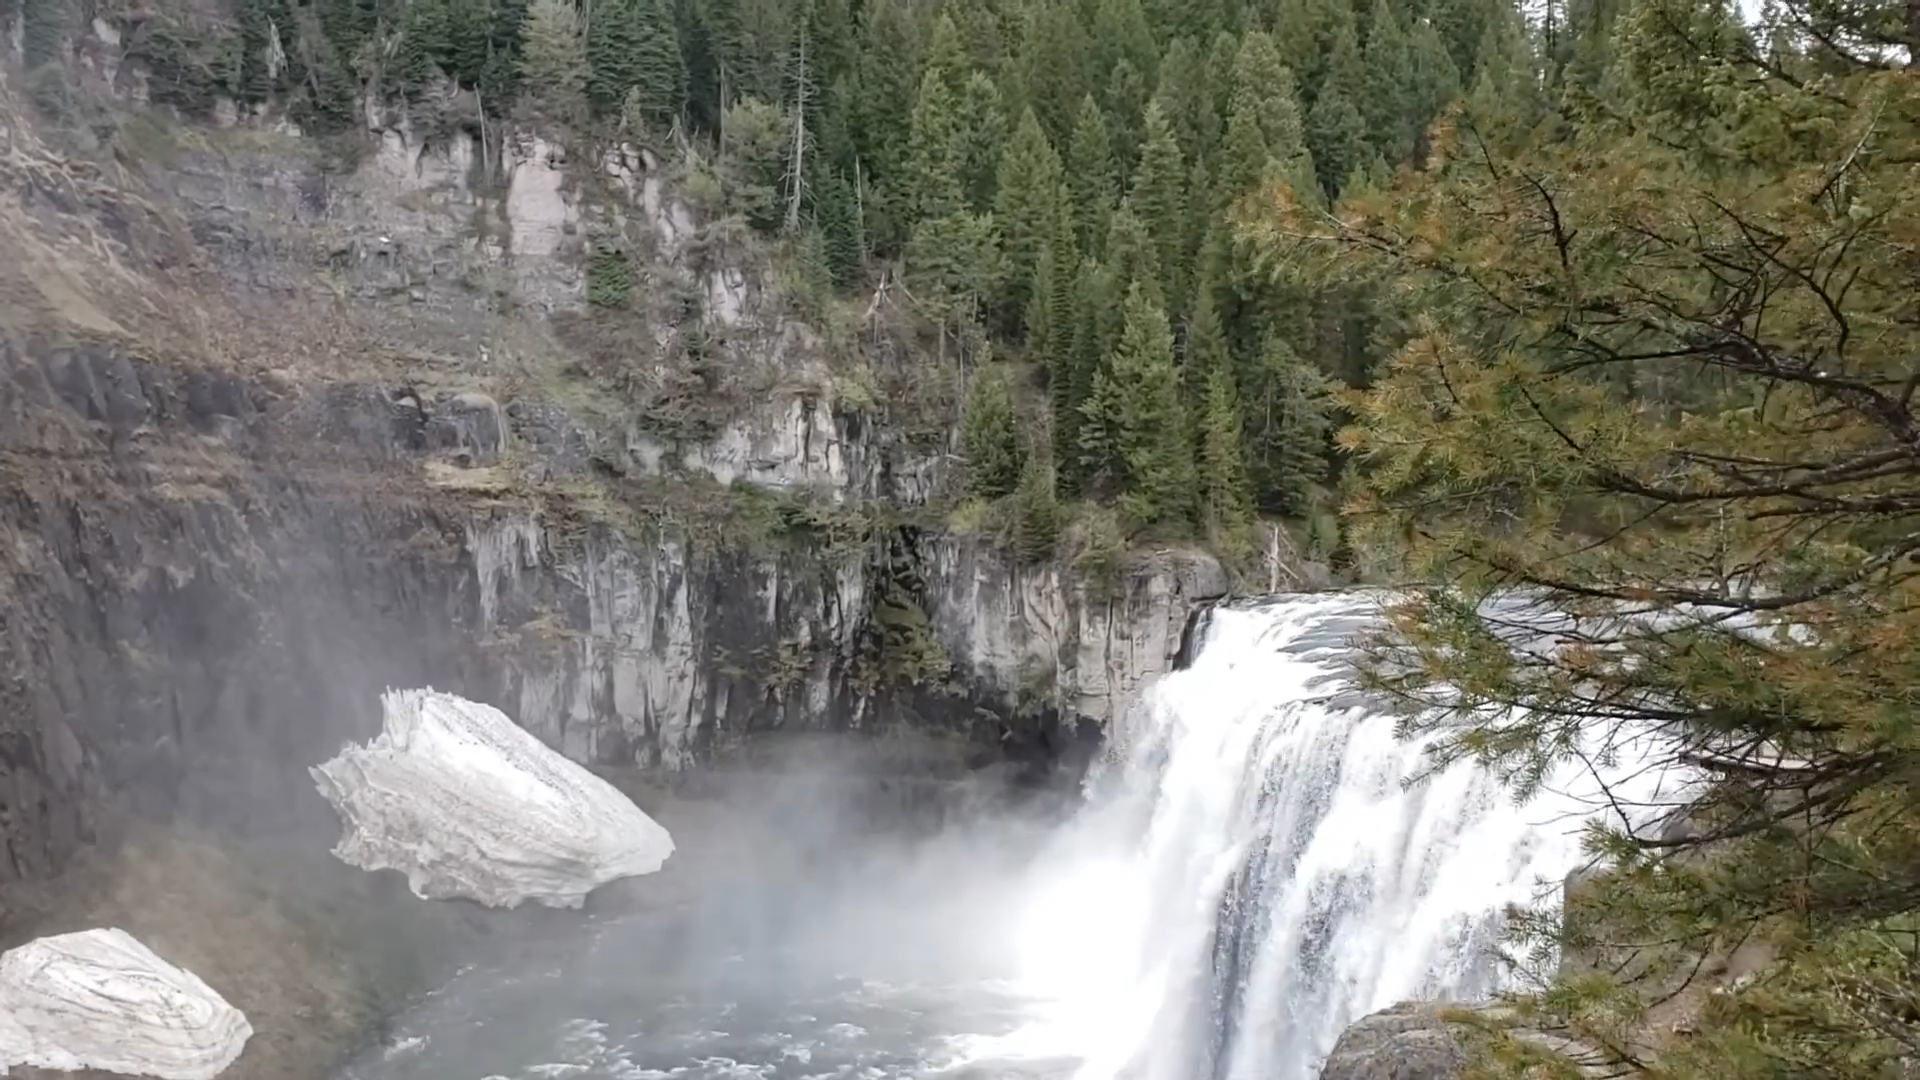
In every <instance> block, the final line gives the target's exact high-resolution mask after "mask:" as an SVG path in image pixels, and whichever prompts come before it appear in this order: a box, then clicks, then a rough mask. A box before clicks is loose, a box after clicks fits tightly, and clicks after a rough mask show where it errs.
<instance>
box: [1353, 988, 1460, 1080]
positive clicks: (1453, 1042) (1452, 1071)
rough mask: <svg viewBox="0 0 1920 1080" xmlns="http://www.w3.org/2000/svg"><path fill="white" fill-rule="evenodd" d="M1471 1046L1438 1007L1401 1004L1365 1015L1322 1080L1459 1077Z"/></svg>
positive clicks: (1437, 1079) (1391, 1079)
mask: <svg viewBox="0 0 1920 1080" xmlns="http://www.w3.org/2000/svg"><path fill="white" fill-rule="evenodd" d="M1466 1065H1467V1049H1466V1046H1465V1044H1464V1043H1462V1042H1461V1040H1460V1037H1459V1035H1458V1033H1457V1030H1456V1028H1455V1026H1454V1025H1453V1024H1451V1023H1449V1022H1448V1021H1447V1020H1446V1019H1444V1018H1443V1017H1442V1016H1441V1015H1440V1011H1439V1009H1438V1007H1436V1006H1434V1005H1430V1004H1427V1003H1424V1002H1411V1001H1410V1002H1402V1003H1400V1004H1398V1005H1395V1006H1393V1007H1391V1008H1387V1009H1382V1010H1381V1011H1379V1012H1377V1013H1371V1014H1369V1015H1367V1016H1363V1017H1361V1018H1360V1019H1358V1020H1356V1021H1354V1022H1353V1024H1351V1025H1350V1026H1349V1027H1348V1028H1347V1030H1345V1031H1343V1032H1341V1033H1340V1041H1339V1042H1336V1043H1334V1045H1333V1052H1332V1053H1331V1054H1328V1055H1327V1060H1326V1064H1324V1065H1322V1066H1321V1067H1320V1080H1454V1078H1455V1077H1458V1076H1459V1075H1460V1073H1461V1071H1462V1070H1463V1069H1464V1068H1465V1067H1466Z"/></svg>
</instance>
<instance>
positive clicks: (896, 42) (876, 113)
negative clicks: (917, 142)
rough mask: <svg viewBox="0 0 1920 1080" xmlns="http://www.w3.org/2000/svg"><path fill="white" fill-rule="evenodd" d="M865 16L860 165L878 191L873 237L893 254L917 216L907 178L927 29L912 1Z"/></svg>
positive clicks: (871, 214)
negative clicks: (916, 12) (916, 15)
mask: <svg viewBox="0 0 1920 1080" xmlns="http://www.w3.org/2000/svg"><path fill="white" fill-rule="evenodd" d="M862 15H863V22H862V25H861V48H860V60H859V65H860V66H859V76H858V78H857V79H856V80H854V82H853V89H854V100H855V107H854V109H853V116H854V119H853V123H852V125H851V127H852V129H853V131H854V135H855V140H854V141H855V147H854V152H855V160H857V161H859V162H861V163H862V164H863V165H864V168H865V170H866V175H865V177H864V179H865V181H866V182H867V183H868V184H869V185H870V190H871V191H872V192H873V195H872V196H871V197H870V198H868V199H866V200H865V206H866V213H867V221H866V231H867V235H868V238H869V240H870V241H871V243H872V244H873V246H874V248H875V250H877V251H879V252H881V253H894V252H898V251H899V250H900V246H901V245H902V244H903V243H905V242H906V239H907V233H908V231H909V230H910V229H911V228H912V226H913V220H914V213H915V201H914V200H915V197H916V196H915V192H914V191H913V189H912V186H911V183H910V181H909V180H908V178H907V176H906V173H907V171H908V170H907V163H908V161H909V160H910V158H911V150H910V146H909V144H910V141H911V138H910V133H911V129H912V117H913V110H914V106H915V104H916V103H917V101H918V98H919V86H920V59H921V54H922V47H923V39H922V28H921V26H920V25H919V24H918V22H917V20H916V17H915V14H914V8H913V6H912V5H911V3H910V2H909V0H872V2H870V3H867V4H865V5H864V6H863V9H862ZM851 164H852V163H851V162H850V163H849V165H851Z"/></svg>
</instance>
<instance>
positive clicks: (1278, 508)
mask: <svg viewBox="0 0 1920 1080" xmlns="http://www.w3.org/2000/svg"><path fill="white" fill-rule="evenodd" d="M1256 372H1257V375H1256V382H1255V387H1256V388H1257V389H1256V394H1255V396H1254V397H1253V398H1252V399H1251V400H1249V401H1248V402H1247V403H1246V404H1247V411H1248V418H1249V420H1250V423H1249V424H1248V425H1247V432H1248V438H1249V442H1250V444H1251V447H1252V451H1253V453H1252V458H1253V460H1252V471H1253V474H1254V481H1255V485H1256V488H1257V492H1258V496H1259V501H1260V505H1261V506H1262V507H1263V508H1265V509H1267V510H1270V511H1272V512H1273V513H1276V514H1282V515H1289V516H1299V515H1301V514H1303V513H1305V512H1306V510H1307V508H1308V507H1309V506H1311V505H1312V501H1313V491H1314V488H1315V486H1316V485H1318V484H1319V483H1320V482H1321V480H1322V479H1324V477H1325V475H1326V437H1327V427H1328V424H1327V412H1326V403H1327V386H1326V380H1325V378H1324V377H1323V376H1321V374H1320V373H1319V372H1318V371H1315V370H1314V369H1313V368H1312V367H1311V366H1309V365H1308V364H1307V363H1306V361H1304V360H1302V359H1301V358H1300V356H1299V354H1298V353H1296V352H1294V350H1293V347H1292V346H1291V345H1289V344H1288V343H1287V342H1286V340H1285V339H1284V338H1282V337H1280V336H1279V335H1277V334H1275V335H1271V336H1269V337H1268V338H1267V341H1266V344H1265V346H1264V347H1263V348H1262V350H1261V353H1260V358H1259V365H1258V367H1257V368H1256Z"/></svg>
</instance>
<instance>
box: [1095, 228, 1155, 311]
mask: <svg viewBox="0 0 1920 1080" xmlns="http://www.w3.org/2000/svg"><path fill="white" fill-rule="evenodd" d="M1106 251H1107V257H1106V259H1105V260H1103V261H1104V264H1105V268H1106V270H1107V272H1108V273H1109V274H1111V275H1112V276H1113V281H1114V284H1115V291H1116V295H1125V294H1126V293H1127V292H1128V291H1130V290H1132V289H1134V288H1135V287H1138V288H1139V289H1140V290H1141V292H1142V293H1143V294H1144V295H1145V296H1147V297H1148V299H1149V301H1150V302H1151V303H1152V304H1153V305H1154V306H1156V307H1158V308H1160V309H1161V311H1162V313H1163V314H1164V313H1165V310H1166V303H1167V302H1166V291H1165V289H1164V287H1163V286H1162V285H1161V283H1160V254H1159V248H1158V245H1156V244H1155V243H1154V238H1153V236H1152V234H1150V233H1149V232H1148V231H1147V227H1146V224H1145V223H1144V222H1142V221H1141V220H1140V215H1139V214H1137V213H1135V212H1134V210H1133V204H1132V203H1131V202H1123V203H1121V204H1120V209H1118V210H1116V211H1114V213H1113V218H1112V220H1111V221H1110V222H1109V223H1108V226H1107V242H1106Z"/></svg>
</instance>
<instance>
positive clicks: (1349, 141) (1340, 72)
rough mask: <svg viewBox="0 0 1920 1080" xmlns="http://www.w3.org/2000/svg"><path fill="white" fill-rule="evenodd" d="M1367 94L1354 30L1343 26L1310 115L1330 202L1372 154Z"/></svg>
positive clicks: (1312, 144) (1310, 138)
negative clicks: (1363, 106) (1363, 104)
mask: <svg viewBox="0 0 1920 1080" xmlns="http://www.w3.org/2000/svg"><path fill="white" fill-rule="evenodd" d="M1365 94H1366V74H1365V72H1364V71H1363V70H1362V69H1361V66H1360V48H1359V46H1358V45H1357V44H1355V42H1354V39H1353V31H1352V29H1351V27H1343V28H1342V29H1341V32H1340V33H1339V34H1338V35H1337V36H1336V38H1335V41H1334V50H1333V55H1332V56H1331V57H1330V58H1329V59H1328V61H1327V77H1326V80H1325V83H1324V84H1323V85H1322V86H1321V88H1320V95H1319V97H1318V98H1317V99H1316V100H1315V101H1314V103H1313V108H1312V109H1311V110H1310V111H1309V112H1308V113H1307V148H1308V149H1309V150H1311V151H1312V152H1313V163H1314V165H1315V167H1316V168H1317V169H1318V171H1319V175H1320V187H1321V189H1322V190H1323V191H1325V192H1326V196H1327V198H1328V199H1332V198H1334V197H1336V196H1337V195H1339V193H1340V185H1341V183H1342V182H1343V181H1345V180H1346V178H1347V176H1348V175H1349V174H1351V173H1352V172H1353V170H1354V169H1355V168H1358V167H1360V166H1363V165H1364V164H1366V162H1367V159H1368V157H1369V156H1370V155H1371V153H1372V147H1370V146H1369V145H1368V140H1367V121H1366V117H1364V116H1362V115H1361V114H1360V106H1359V102H1360V101H1361V100H1362V98H1363V97H1364V96H1365Z"/></svg>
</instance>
